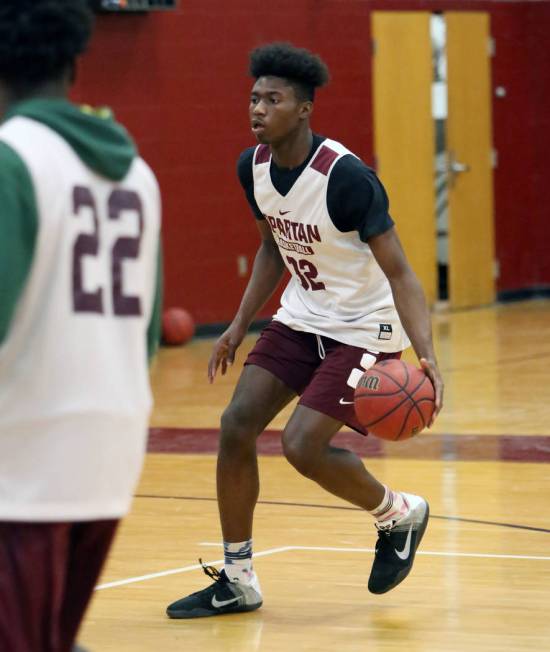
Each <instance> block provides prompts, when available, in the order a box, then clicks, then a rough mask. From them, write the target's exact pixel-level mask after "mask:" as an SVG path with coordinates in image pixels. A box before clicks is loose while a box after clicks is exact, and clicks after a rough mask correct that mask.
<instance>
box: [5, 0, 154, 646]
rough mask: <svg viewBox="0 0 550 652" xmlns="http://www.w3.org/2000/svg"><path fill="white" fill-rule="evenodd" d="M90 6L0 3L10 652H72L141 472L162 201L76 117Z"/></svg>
mask: <svg viewBox="0 0 550 652" xmlns="http://www.w3.org/2000/svg"><path fill="white" fill-rule="evenodd" d="M91 28H92V16H91V14H90V11H89V9H88V2H87V0H2V2H1V3H0V119H2V120H4V122H3V124H2V125H1V126H0V649H1V650H6V651H8V650H9V651H11V652H39V651H40V652H69V651H70V650H71V649H72V647H73V643H74V639H75V635H76V632H77V629H78V626H79V624H80V622H81V619H82V616H83V614H84V611H85V609H86V606H87V604H88V601H89V598H90V596H91V593H92V590H93V587H94V585H95V583H96V580H97V577H98V575H99V572H100V570H101V567H102V564H103V562H104V559H105V556H106V554H107V551H108V550H109V546H110V545H111V541H112V538H113V535H114V533H115V529H116V525H117V522H118V520H119V519H120V518H121V516H123V515H124V514H125V513H126V512H127V510H128V508H129V505H130V501H131V497H132V494H133V490H134V488H135V485H136V482H137V479H138V475H139V472H140V469H141V466H142V461H143V456H144V450H145V443H146V433H147V422H148V416H149V411H150V406H151V397H150V388H149V378H148V364H147V349H148V347H147V343H149V352H150V353H152V352H153V351H154V350H155V348H156V341H157V340H158V329H159V326H158V323H159V321H158V314H159V305H160V304H159V297H160V295H159V291H160V274H159V268H158V251H159V229H160V199H159V191H158V186H157V182H156V180H155V177H154V175H153V173H152V172H151V170H150V169H149V168H148V166H147V165H146V164H145V163H144V161H143V160H141V159H140V158H139V156H138V154H137V152H136V150H135V147H134V145H133V143H132V141H131V140H130V138H129V136H128V135H127V133H126V131H125V130H124V129H123V128H122V127H121V126H120V125H118V124H117V123H115V122H114V121H113V120H112V119H111V118H109V117H108V116H107V115H106V112H105V111H104V112H103V114H102V115H103V117H101V116H100V115H99V114H94V113H93V112H92V111H91V110H87V111H84V110H81V109H80V108H78V107H77V106H75V105H73V104H71V103H70V102H69V101H67V99H66V95H67V92H68V89H69V86H70V82H71V81H72V79H73V76H74V66H75V59H76V57H77V56H78V55H79V54H81V53H82V52H83V51H84V49H85V47H86V44H87V41H88V38H89V36H90V32H91Z"/></svg>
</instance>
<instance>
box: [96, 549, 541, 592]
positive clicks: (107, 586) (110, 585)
mask: <svg viewBox="0 0 550 652" xmlns="http://www.w3.org/2000/svg"><path fill="white" fill-rule="evenodd" d="M199 545H201V546H207V547H216V548H220V547H221V544H220V543H211V542H209V541H204V542H202V543H200V544H199ZM291 550H310V551H320V552H374V549H373V548H332V547H327V546H283V547H281V548H270V549H269V550H263V551H262V552H255V553H254V557H266V556H267V555H275V554H277V553H279V552H289V551H291ZM416 554H417V555H426V556H429V557H474V558H478V559H529V560H532V561H550V557H544V556H535V555H497V554H489V553H481V552H438V551H428V550H419V551H418V552H417V553H416ZM223 561H224V560H223V559H215V560H214V561H208V562H205V563H206V565H207V566H212V565H214V564H223ZM199 568H201V565H200V564H192V565H191V566H182V567H181V568H172V569H171V570H166V571H160V572H158V573H149V574H148V575H138V576H137V577H129V578H127V579H125V580H117V581H116V582H107V583H106V584H100V585H98V586H96V589H95V590H96V591H101V590H102V589H112V588H114V587H115V586H123V585H125V584H134V583H135V582H145V581H146V580H152V579H155V578H157V577H165V576H167V575H177V574H178V573H188V572H189V571H192V570H197V569H199Z"/></svg>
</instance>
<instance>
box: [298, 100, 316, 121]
mask: <svg viewBox="0 0 550 652" xmlns="http://www.w3.org/2000/svg"><path fill="white" fill-rule="evenodd" d="M312 113H313V102H312V101H311V100H307V101H305V102H301V103H300V108H299V109H298V115H299V116H300V120H307V119H308V118H309V117H310V116H311V114H312Z"/></svg>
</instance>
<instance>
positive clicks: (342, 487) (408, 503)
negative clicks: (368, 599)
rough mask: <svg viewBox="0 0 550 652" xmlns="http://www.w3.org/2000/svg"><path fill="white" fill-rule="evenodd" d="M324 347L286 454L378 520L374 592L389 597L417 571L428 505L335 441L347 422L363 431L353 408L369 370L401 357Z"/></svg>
mask: <svg viewBox="0 0 550 652" xmlns="http://www.w3.org/2000/svg"><path fill="white" fill-rule="evenodd" d="M323 343H324V344H325V350H326V355H325V358H324V360H323V363H322V364H321V366H320V367H319V369H318V370H317V372H316V374H315V376H314V377H313V379H312V381H311V383H310V384H309V385H308V387H307V389H306V390H305V392H304V393H303V394H302V397H301V398H300V401H299V405H298V407H297V408H296V411H295V412H294V414H293V415H292V417H291V419H290V421H289V423H288V425H287V428H286V430H285V433H284V437H283V440H284V447H285V452H286V454H287V457H288V458H289V460H290V461H291V463H292V464H293V465H294V466H295V467H296V468H297V469H298V470H299V471H300V472H301V473H303V474H304V475H306V476H307V477H310V478H311V479H313V480H315V481H316V482H318V483H319V484H320V485H321V486H322V487H324V488H325V489H326V490H327V491H330V492H331V493H333V494H335V495H337V496H339V497H341V498H344V499H345V500H348V501H349V502H351V503H353V504H355V505H358V506H360V507H362V508H363V509H365V510H368V511H369V512H370V513H371V514H372V515H373V516H374V518H375V524H376V527H377V529H378V536H379V538H378V542H377V552H376V557H375V562H374V564H373V568H372V572H371V576H370V579H369V590H370V591H371V592H373V593H385V592H386V591H389V590H390V589H392V588H393V587H394V586H396V585H397V584H399V583H400V582H401V581H402V580H403V579H405V577H406V576H407V575H408V573H409V572H410V570H411V568H412V564H413V561H414V556H415V552H416V549H417V547H418V545H419V543H420V541H421V539H422V536H423V535H424V531H425V529H426V525H427V522H428V517H429V507H428V503H427V501H426V500H425V499H424V498H421V497H420V496H416V495H414V494H408V493H407V494H405V493H401V492H397V491H393V490H391V489H390V488H389V487H386V486H384V485H383V484H381V483H380V482H379V481H378V480H377V479H376V478H374V477H373V476H372V474H370V473H369V472H368V471H367V469H366V468H365V467H364V465H363V463H362V461H361V460H360V459H359V458H358V457H357V456H356V455H354V454H353V453H352V452H350V451H348V450H343V449H339V448H336V447H334V446H331V445H330V440H331V438H332V436H333V435H334V434H335V432H336V431H337V430H338V426H339V425H341V424H342V423H346V424H347V425H348V426H351V427H352V428H355V429H357V430H359V431H361V426H360V424H358V422H357V420H356V417H355V414H354V410H353V392H354V386H355V385H356V383H357V380H358V379H359V378H360V376H361V375H362V373H363V372H364V371H365V369H366V368H368V367H369V366H372V364H374V363H375V362H377V361H378V360H379V359H383V358H386V357H399V354H389V355H388V354H377V353H372V352H368V351H365V350H362V349H358V348H356V347H351V346H346V345H344V344H340V343H336V342H334V341H332V340H326V338H323Z"/></svg>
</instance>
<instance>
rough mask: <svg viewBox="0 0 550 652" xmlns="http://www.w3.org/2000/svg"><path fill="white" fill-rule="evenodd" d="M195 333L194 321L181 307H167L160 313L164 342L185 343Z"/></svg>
mask: <svg viewBox="0 0 550 652" xmlns="http://www.w3.org/2000/svg"><path fill="white" fill-rule="evenodd" d="M194 334H195V322H194V321H193V317H191V315H190V313H189V312H188V311H187V310H184V309H183V308H168V309H167V310H165V311H164V313H163V315H162V339H163V342H164V343H165V344H172V345H176V344H185V343H186V342H188V341H189V340H190V339H191V338H192V337H193V335H194Z"/></svg>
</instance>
